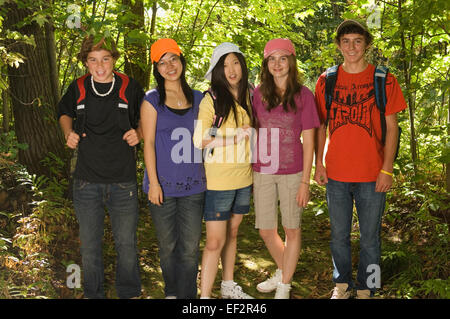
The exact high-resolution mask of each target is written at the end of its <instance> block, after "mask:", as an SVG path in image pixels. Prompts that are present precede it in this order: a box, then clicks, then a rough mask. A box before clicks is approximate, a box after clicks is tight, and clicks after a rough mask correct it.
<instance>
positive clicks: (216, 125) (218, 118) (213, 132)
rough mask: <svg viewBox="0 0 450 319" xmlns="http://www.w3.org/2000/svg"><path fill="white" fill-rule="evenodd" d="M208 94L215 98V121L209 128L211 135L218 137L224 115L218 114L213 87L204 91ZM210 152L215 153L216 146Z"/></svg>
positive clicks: (215, 99) (204, 93) (214, 99)
mask: <svg viewBox="0 0 450 319" xmlns="http://www.w3.org/2000/svg"><path fill="white" fill-rule="evenodd" d="M206 94H209V95H210V96H211V99H212V100H213V106H214V118H213V123H212V126H211V128H210V129H209V135H210V136H211V137H216V134H217V129H218V128H219V127H220V126H221V125H222V123H223V117H222V116H219V115H218V114H217V98H216V95H215V94H214V93H213V92H212V90H211V89H208V90H206V91H205V92H203V95H204V96H206ZM209 154H210V155H213V154H214V148H211V149H210V150H209Z"/></svg>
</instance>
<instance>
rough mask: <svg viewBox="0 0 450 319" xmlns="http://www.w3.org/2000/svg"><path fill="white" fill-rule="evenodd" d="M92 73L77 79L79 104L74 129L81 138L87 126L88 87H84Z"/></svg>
mask: <svg viewBox="0 0 450 319" xmlns="http://www.w3.org/2000/svg"><path fill="white" fill-rule="evenodd" d="M89 75H90V74H89V73H88V74H85V75H83V76H82V77H80V78H78V79H77V89H78V92H77V95H78V96H77V106H76V110H75V113H76V120H75V124H74V131H75V133H77V134H78V135H79V136H80V138H81V137H82V136H83V133H85V126H86V107H85V106H86V104H85V100H86V88H85V87H84V81H85V80H86V78H87V77H88V76H89Z"/></svg>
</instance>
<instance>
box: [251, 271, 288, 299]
mask: <svg viewBox="0 0 450 319" xmlns="http://www.w3.org/2000/svg"><path fill="white" fill-rule="evenodd" d="M282 277H283V275H282V270H281V269H277V270H276V271H275V273H274V274H273V275H272V277H270V278H269V279H267V280H265V281H263V282H261V283H259V284H258V285H256V290H258V291H259V292H264V293H268V292H272V291H274V290H275V289H277V284H278V283H279V282H281V279H282Z"/></svg>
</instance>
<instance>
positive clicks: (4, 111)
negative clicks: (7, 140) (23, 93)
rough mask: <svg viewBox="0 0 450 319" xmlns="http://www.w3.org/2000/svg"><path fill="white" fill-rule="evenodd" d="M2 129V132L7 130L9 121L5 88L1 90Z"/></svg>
mask: <svg viewBox="0 0 450 319" xmlns="http://www.w3.org/2000/svg"><path fill="white" fill-rule="evenodd" d="M2 101H3V107H2V116H3V118H2V130H3V132H4V133H6V132H9V123H10V121H11V111H10V108H9V95H8V91H7V90H3V91H2Z"/></svg>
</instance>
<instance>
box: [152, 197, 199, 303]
mask: <svg viewBox="0 0 450 319" xmlns="http://www.w3.org/2000/svg"><path fill="white" fill-rule="evenodd" d="M204 195H205V193H204V192H202V193H199V194H194V195H190V196H184V197H164V199H163V204H162V205H161V206H157V205H154V204H152V203H150V214H151V217H152V220H153V223H154V225H155V229H156V237H157V238H158V247H159V259H160V263H161V270H162V274H163V278H164V283H165V287H164V293H165V295H166V296H176V297H177V298H178V299H195V298H197V273H198V259H199V244H200V238H201V235H202V216H203V206H204Z"/></svg>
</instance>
